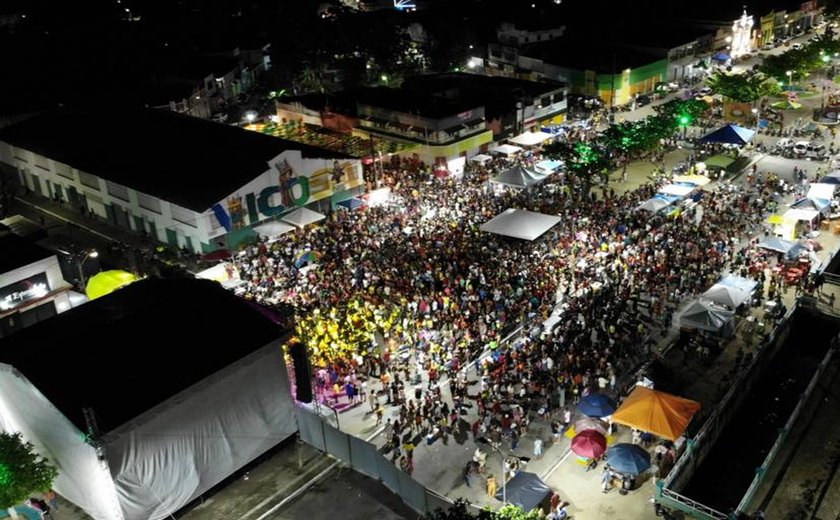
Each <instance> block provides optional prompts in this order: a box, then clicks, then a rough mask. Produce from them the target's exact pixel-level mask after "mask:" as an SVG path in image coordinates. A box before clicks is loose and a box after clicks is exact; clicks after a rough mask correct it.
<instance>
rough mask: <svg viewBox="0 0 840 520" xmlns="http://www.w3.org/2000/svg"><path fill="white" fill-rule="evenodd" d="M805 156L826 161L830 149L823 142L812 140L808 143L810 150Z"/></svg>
mask: <svg viewBox="0 0 840 520" xmlns="http://www.w3.org/2000/svg"><path fill="white" fill-rule="evenodd" d="M805 157H806V158H807V159H809V160H811V161H824V160H826V159H828V149H827V148H826V147H825V145H824V144H823V143H813V142H812V143H810V144H808V151H807V152H806V153H805Z"/></svg>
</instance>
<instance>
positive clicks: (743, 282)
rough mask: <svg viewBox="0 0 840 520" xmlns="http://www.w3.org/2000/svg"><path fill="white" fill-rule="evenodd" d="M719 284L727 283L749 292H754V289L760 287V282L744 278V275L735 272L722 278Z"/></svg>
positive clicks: (728, 285)
mask: <svg viewBox="0 0 840 520" xmlns="http://www.w3.org/2000/svg"><path fill="white" fill-rule="evenodd" d="M718 284H720V285H725V286H727V287H734V288H736V289H739V290H741V291H744V292H747V293H751V292H753V290H754V289H755V288H756V287H758V282H756V281H755V280H751V279H749V278H744V277H743V276H736V275H734V274H728V275H726V276H724V277H723V278H721V279H720V281H719V282H718Z"/></svg>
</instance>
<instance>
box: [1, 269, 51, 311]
mask: <svg viewBox="0 0 840 520" xmlns="http://www.w3.org/2000/svg"><path fill="white" fill-rule="evenodd" d="M49 292H50V285H49V282H48V281H47V274H46V273H39V274H36V275H35V276H30V277H29V278H27V279H25V280H20V281H19V282H15V283H13V284H9V285H7V286H5V287H3V288H0V310H4V311H6V310H9V309H13V308H15V307H17V306H18V305H20V304H21V303H23V302H25V301H27V300H34V299H36V298H42V297H44V296H46V295H47V293H49Z"/></svg>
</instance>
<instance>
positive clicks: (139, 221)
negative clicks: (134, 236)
mask: <svg viewBox="0 0 840 520" xmlns="http://www.w3.org/2000/svg"><path fill="white" fill-rule="evenodd" d="M134 231H136V232H138V233H140V234H141V235H142V234H143V233H145V232H146V221H145V220H143V217H139V216H137V215H134Z"/></svg>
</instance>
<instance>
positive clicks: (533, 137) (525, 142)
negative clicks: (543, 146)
mask: <svg viewBox="0 0 840 520" xmlns="http://www.w3.org/2000/svg"><path fill="white" fill-rule="evenodd" d="M552 137H554V136H553V135H551V134H548V133H546V132H525V133H523V134H519V135H517V136H516V137H513V138H511V139H508V141H510V142H511V143H513V144H518V145H519V146H534V145H538V144H540V143H541V142H543V141H546V140H548V139H551V138H552Z"/></svg>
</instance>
